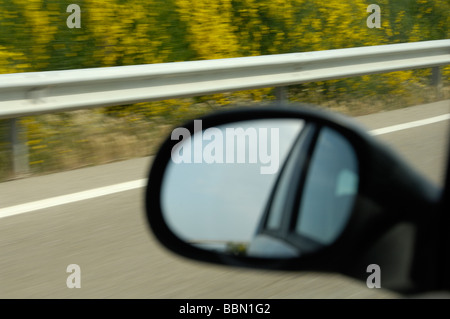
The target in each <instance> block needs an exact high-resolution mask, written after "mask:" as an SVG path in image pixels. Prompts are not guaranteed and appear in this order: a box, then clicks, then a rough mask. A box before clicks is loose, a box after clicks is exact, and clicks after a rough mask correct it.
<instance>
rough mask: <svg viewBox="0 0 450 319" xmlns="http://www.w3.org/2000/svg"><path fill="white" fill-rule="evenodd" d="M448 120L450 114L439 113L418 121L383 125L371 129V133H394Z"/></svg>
mask: <svg viewBox="0 0 450 319" xmlns="http://www.w3.org/2000/svg"><path fill="white" fill-rule="evenodd" d="M446 120H450V114H444V115H439V116H435V117H430V118H427V119H424V120H418V121H413V122H408V123H403V124H398V125H392V126H388V127H383V128H379V129H376V130H372V131H370V133H371V134H372V135H381V134H388V133H392V132H396V131H401V130H406V129H409V128H413V127H418V126H422V125H427V124H433V123H436V122H441V121H446Z"/></svg>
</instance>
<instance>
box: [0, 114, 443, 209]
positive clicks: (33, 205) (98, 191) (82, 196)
mask: <svg viewBox="0 0 450 319" xmlns="http://www.w3.org/2000/svg"><path fill="white" fill-rule="evenodd" d="M449 119H450V114H444V115H439V116H435V117H431V118H427V119H424V120H419V121H413V122H408V123H404V124H398V125H392V126H388V127H384V128H380V129H375V130H372V131H370V133H371V134H372V135H382V134H388V133H392V132H396V131H401V130H406V129H409V128H413V127H418V126H422V125H428V124H433V123H437V122H440V121H446V120H449ZM146 183H147V179H138V180H134V181H130V182H125V183H120V184H115V185H110V186H104V187H99V188H93V189H89V190H86V191H82V192H77V193H72V194H68V195H62V196H56V197H51V198H47V199H43V200H38V201H34V202H29V203H25V204H19V205H15V206H10V207H5V208H0V218H3V217H8V216H13V215H18V214H23V213H29V212H33V211H36V210H39V209H45V208H49V207H55V206H59V205H64V204H70V203H74V202H78V201H82V200H86V199H91V198H96V197H101V196H106V195H110V194H114V193H119V192H124V191H128V190H132V189H136V188H141V187H144V186H146Z"/></svg>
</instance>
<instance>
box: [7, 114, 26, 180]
mask: <svg viewBox="0 0 450 319" xmlns="http://www.w3.org/2000/svg"><path fill="white" fill-rule="evenodd" d="M8 126H9V142H10V145H11V154H12V166H13V167H12V168H13V173H14V175H15V176H16V177H19V176H23V175H26V174H27V173H28V172H29V166H28V146H27V144H26V141H24V139H23V136H24V135H25V129H24V127H23V126H22V125H20V123H19V119H17V118H12V119H9V120H8Z"/></svg>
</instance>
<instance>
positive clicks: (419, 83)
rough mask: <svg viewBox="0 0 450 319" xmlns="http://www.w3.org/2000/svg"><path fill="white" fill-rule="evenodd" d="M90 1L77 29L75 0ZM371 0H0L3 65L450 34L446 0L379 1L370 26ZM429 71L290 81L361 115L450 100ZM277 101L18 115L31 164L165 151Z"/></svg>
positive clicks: (280, 49) (234, 53)
mask: <svg viewBox="0 0 450 319" xmlns="http://www.w3.org/2000/svg"><path fill="white" fill-rule="evenodd" d="M72 3H76V4H78V5H79V6H80V8H81V27H80V28H69V27H68V26H67V23H66V20H67V18H68V17H69V15H70V12H69V13H67V12H66V9H67V7H68V6H69V5H70V4H72ZM372 3H373V1H371V0H368V1H362V0H352V1H349V2H344V1H340V0H329V1H307V0H196V1H188V0H108V1H106V0H97V1H85V0H79V1H75V0H67V1H61V0H45V1H44V0H0V8H1V10H0V74H4V73H15V72H38V71H48V70H65V69H78V68H93V67H108V66H120V65H136V64H149V63H164V62H175V61H191V60H204V59H218V58H231V57H240V56H256V55H265V54H278V53H289V52H306V51H317V50H329V49H339V48H348V47H358V46H371V45H380V44H390V43H403V42H416V41H426V40H436V39H448V38H450V28H449V26H450V15H449V14H448V12H450V3H449V2H448V0H379V1H376V4H378V5H379V6H380V8H381V27H380V28H368V27H367V23H366V20H367V17H368V16H369V15H370V13H368V12H367V11H366V9H367V7H368V5H369V4H372ZM430 74H431V70H430V69H423V70H411V71H402V72H393V73H389V74H378V75H370V76H360V77H354V78H349V79H341V80H332V81H324V82H315V83H307V84H302V85H296V86H292V87H289V89H288V95H289V99H290V100H291V101H296V102H304V103H311V104H316V105H318V106H320V107H324V108H329V109H331V110H335V111H338V112H342V113H345V114H349V115H352V116H357V115H363V114H369V113H374V112H379V111H383V110H391V109H396V108H401V107H407V106H410V105H417V104H422V103H428V102H433V101H436V100H439V99H449V98H450V67H445V68H442V78H443V81H442V89H441V90H440V92H439V94H437V92H436V91H435V88H434V87H433V86H431V84H430ZM274 99H275V94H274V90H273V89H272V88H267V89H260V90H252V91H244V92H233V93H227V94H215V95H209V96H202V97H196V98H189V99H177V100H167V101H159V102H149V103H139V104H133V105H125V106H115V107H107V108H98V109H90V110H80V111H74V112H69V113H61V114H47V115H41V116H33V117H25V118H22V119H21V120H20V122H21V125H22V126H23V127H24V129H25V136H24V137H23V138H24V139H25V140H26V141H27V144H28V148H29V163H30V169H31V173H32V174H41V173H48V172H55V171H60V170H66V169H73V168H77V167H82V166H87V165H96V164H100V163H106V162H110V161H115V160H121V159H126V158H132V157H137V156H147V155H151V154H153V153H154V152H155V150H156V149H157V147H158V146H159V143H160V142H161V139H162V138H163V137H164V136H165V135H166V134H168V133H169V132H170V129H171V128H172V127H173V126H174V125H177V124H180V123H181V122H184V121H185V120H187V119H188V118H194V117H196V116H199V115H201V114H206V113H208V112H212V111H214V110H217V109H219V108H227V107H235V106H236V105H242V104H257V103H261V102H264V103H265V102H268V101H271V100H274ZM7 135H8V127H7V122H6V121H5V120H2V121H0V180H7V179H10V178H13V177H14V176H13V175H12V172H11V162H10V155H11V154H10V152H11V151H10V149H9V143H8V142H7Z"/></svg>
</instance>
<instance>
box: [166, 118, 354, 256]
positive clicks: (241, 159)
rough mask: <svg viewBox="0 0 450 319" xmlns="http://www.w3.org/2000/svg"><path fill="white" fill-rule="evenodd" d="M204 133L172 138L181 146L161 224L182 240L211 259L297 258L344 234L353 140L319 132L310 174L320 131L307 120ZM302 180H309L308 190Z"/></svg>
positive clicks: (180, 132)
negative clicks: (212, 254) (215, 255)
mask: <svg viewBox="0 0 450 319" xmlns="http://www.w3.org/2000/svg"><path fill="white" fill-rule="evenodd" d="M196 125H197V128H196V129H195V130H194V131H195V132H196V133H195V134H194V135H193V136H190V133H189V131H187V130H185V129H176V130H174V132H173V134H172V139H174V140H179V141H180V142H178V143H177V144H176V145H175V147H174V148H173V150H172V158H171V160H170V161H169V163H168V165H167V168H166V172H165V175H164V180H163V183H162V188H161V207H162V211H163V215H164V218H165V220H166V223H167V225H168V226H169V228H171V230H172V232H173V233H174V234H175V235H176V236H177V237H179V238H180V239H182V240H184V241H186V242H187V243H190V244H192V245H194V246H196V247H199V248H202V249H207V250H214V251H219V252H225V253H231V254H239V255H247V256H253V257H264V258H275V257H276V258H291V257H296V256H300V255H302V254H304V253H307V252H311V251H314V250H316V249H318V248H320V247H323V246H326V245H329V244H332V243H333V242H334V241H335V240H336V238H337V237H338V236H339V235H340V234H341V232H342V230H343V228H344V227H345V225H346V224H347V222H348V219H349V217H350V215H351V212H352V208H353V203H354V200H355V197H356V195H357V189H358V179H359V177H358V161H357V157H356V154H355V152H354V149H353V147H352V146H351V144H350V143H349V142H348V141H347V140H346V138H345V137H343V136H342V135H341V134H339V133H338V132H336V131H334V130H332V129H329V128H321V129H320V132H319V134H318V138H317V140H316V142H315V143H316V144H315V146H314V148H313V149H312V154H311V158H310V161H309V165H308V166H304V165H303V164H304V163H307V161H306V158H307V156H306V153H305V152H309V150H311V148H310V144H309V143H310V142H312V141H313V139H311V138H308V136H309V137H311V136H314V132H315V130H316V127H315V126H314V125H311V126H310V125H309V124H308V125H307V123H305V122H304V121H302V120H299V119H264V120H252V121H242V122H235V123H230V124H227V125H226V126H218V127H214V128H208V129H206V130H202V129H201V122H199V123H196ZM308 154H309V153H308ZM305 167H306V169H307V171H306V172H303V175H298V174H297V173H298V172H302V169H305ZM298 176H304V178H303V179H302V180H304V184H303V185H298V183H297V182H298V181H299V180H300V179H299V177H298ZM296 179H297V180H296ZM294 185H295V186H294ZM297 187H299V189H300V190H301V191H302V194H301V196H294V198H297V200H298V199H299V200H300V203H299V204H298V205H297V206H296V207H298V208H297V211H293V210H292V209H287V207H288V206H286V202H287V198H288V193H291V198H292V192H294V194H295V192H297V191H298V190H297ZM271 196H273V197H272V198H271ZM270 199H271V200H270ZM269 200H270V202H269Z"/></svg>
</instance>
